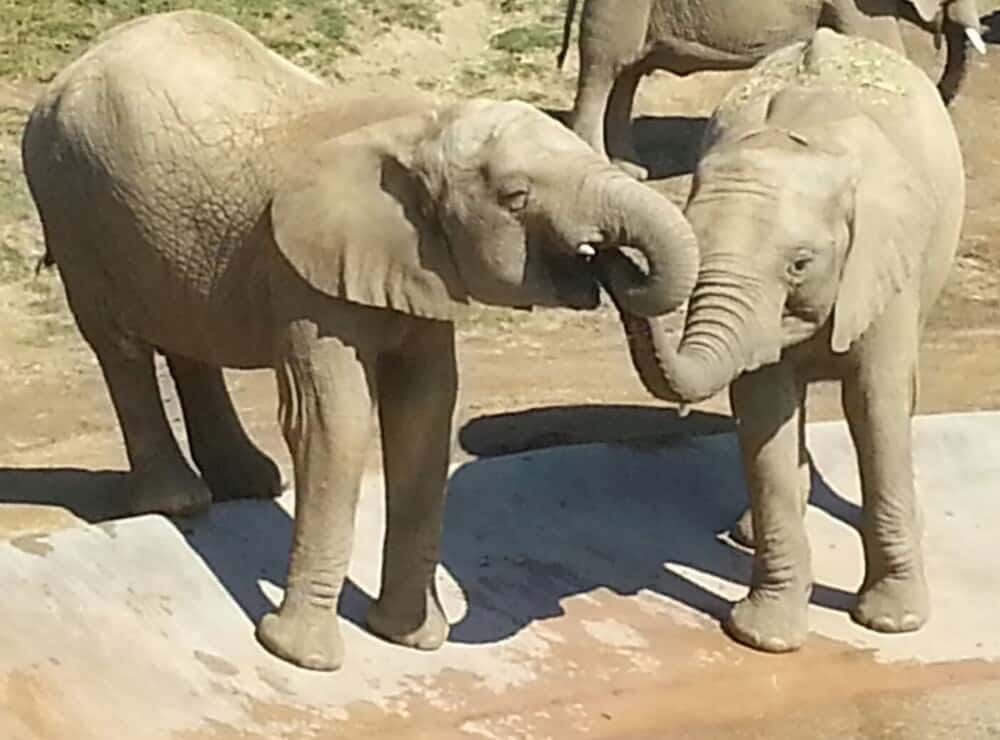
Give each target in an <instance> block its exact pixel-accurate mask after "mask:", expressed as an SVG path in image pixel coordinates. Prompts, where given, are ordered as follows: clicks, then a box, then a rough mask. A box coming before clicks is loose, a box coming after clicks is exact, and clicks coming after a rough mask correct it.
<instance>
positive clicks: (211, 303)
mask: <svg viewBox="0 0 1000 740" xmlns="http://www.w3.org/2000/svg"><path fill="white" fill-rule="evenodd" d="M187 254H188V255H190V257H191V259H189V260H188V261H183V260H178V259H174V260H172V261H171V262H170V264H169V267H168V268H167V269H166V270H163V269H159V270H157V269H155V268H154V267H153V265H151V264H148V263H145V268H146V269H144V270H138V271H137V272H138V274H130V273H129V272H125V271H123V272H120V273H118V274H117V275H116V278H117V279H118V282H119V285H118V286H116V289H115V290H114V291H113V295H114V296H115V298H116V300H115V301H114V303H115V305H114V307H113V309H114V311H115V313H116V314H117V320H118V321H119V322H121V323H122V324H123V325H124V328H125V330H126V331H127V332H128V333H129V334H131V335H133V336H136V337H139V338H141V339H142V340H143V341H145V342H148V343H149V344H151V345H153V346H154V347H156V348H157V349H158V350H159V351H161V352H163V353H165V354H178V355H183V356H185V357H187V358H189V359H192V360H198V361H200V362H204V363H206V364H211V365H217V366H222V367H237V368H256V367H267V366H270V365H271V364H272V362H273V357H274V352H273V347H274V335H275V329H274V319H273V309H272V305H271V295H270V289H269V283H268V280H267V276H266V274H265V271H264V269H263V268H262V267H261V268H258V267H257V266H255V265H254V264H251V262H253V263H256V262H257V261H256V260H253V261H250V260H248V261H247V264H241V263H242V262H243V260H241V259H239V258H235V259H229V260H225V259H222V260H220V259H219V258H218V254H217V253H212V254H207V253H206V255H205V259H198V257H202V256H203V255H200V254H198V251H197V250H194V249H190V250H188V251H187ZM129 282H131V285H128V284H127V283H129ZM135 285H142V286H143V289H142V290H141V291H139V290H135V289H133V288H132V286H135Z"/></svg>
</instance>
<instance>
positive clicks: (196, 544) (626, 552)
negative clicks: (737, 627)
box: [0, 406, 858, 644]
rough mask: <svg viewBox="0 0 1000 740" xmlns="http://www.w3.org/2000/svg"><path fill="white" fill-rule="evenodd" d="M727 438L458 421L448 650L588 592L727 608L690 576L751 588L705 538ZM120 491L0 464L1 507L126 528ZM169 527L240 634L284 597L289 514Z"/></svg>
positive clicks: (833, 597)
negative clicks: (210, 578) (458, 613)
mask: <svg viewBox="0 0 1000 740" xmlns="http://www.w3.org/2000/svg"><path fill="white" fill-rule="evenodd" d="M731 428H732V422H731V420H730V419H729V418H728V417H724V416H719V415H713V414H700V413H693V414H691V415H690V416H689V417H688V418H686V419H680V418H678V416H677V414H676V412H675V411H674V410H672V409H666V408H656V407H644V406H579V407H555V408H541V409H534V410H530V411H526V412H519V413H515V414H502V415H499V416H494V417H484V418H479V419H474V420H472V421H471V422H469V423H468V424H467V425H466V426H465V427H464V428H463V429H462V430H461V434H460V436H459V439H460V441H461V443H462V444H463V446H465V447H466V449H467V450H468V451H469V452H471V453H473V454H475V455H480V456H481V458H480V459H477V460H474V461H472V462H469V463H467V464H465V465H463V466H461V467H460V468H459V469H458V470H456V471H455V472H454V474H453V475H452V478H451V480H450V481H449V496H448V503H447V509H446V521H445V528H444V538H443V545H442V563H443V566H444V568H445V569H446V570H447V571H448V572H449V573H450V574H451V576H452V577H453V578H454V579H455V580H456V581H457V583H458V585H459V587H460V588H461V589H462V591H463V592H464V593H465V596H466V601H467V603H468V607H467V611H466V613H465V615H464V616H463V617H462V618H461V619H460V620H459V621H458V623H457V624H455V625H454V626H453V629H452V636H451V639H452V641H455V642H459V643H471V644H488V643H493V642H496V641H499V640H502V639H504V638H506V637H509V636H511V635H513V634H516V633H517V632H519V631H520V630H522V629H524V628H525V627H527V626H529V625H530V624H532V623H534V622H536V621H539V620H544V619H549V618H552V617H557V616H560V615H562V614H563V609H562V606H561V602H562V600H563V599H566V598H569V597H572V596H575V595H582V594H586V593H589V592H591V591H594V590H595V589H600V588H607V589H610V590H611V591H613V592H615V593H618V594H623V595H624V594H635V593H637V592H639V591H642V590H649V591H652V592H655V593H659V594H662V595H663V596H666V597H668V598H670V599H673V600H675V601H678V602H680V603H683V604H686V605H687V606H689V607H691V608H693V609H696V610H698V611H700V612H703V613H705V614H708V615H710V616H711V617H714V618H716V619H721V618H722V617H724V616H725V614H726V612H727V611H728V608H729V601H728V600H726V599H724V598H722V597H721V596H719V595H718V594H716V593H715V592H713V591H711V590H708V589H707V588H704V587H702V586H701V585H699V584H698V583H696V582H695V581H694V580H692V578H691V577H690V574H691V573H692V572H697V573H699V574H701V575H703V576H705V577H707V578H709V579H713V580H718V579H722V580H725V581H729V582H731V583H735V584H745V583H747V580H748V577H749V572H750V555H749V553H748V551H746V550H744V549H742V548H739V547H737V546H735V545H732V544H730V543H728V542H727V541H725V540H723V539H720V538H719V537H718V536H717V533H719V532H722V531H725V530H726V529H728V527H730V526H731V525H732V523H733V522H734V521H735V520H736V518H737V516H738V515H739V514H740V512H741V511H742V509H743V507H744V506H745V491H744V487H743V480H742V472H741V470H740V466H739V461H738V454H737V450H736V443H735V439H734V437H733V435H732V434H731V433H728V432H730V431H731ZM595 442H600V443H603V444H597V445H595V444H589V443H595ZM553 446H557V447H554V448H553ZM545 448H552V449H547V450H546V449H545ZM512 453H518V454H512ZM496 455H500V456H499V457H493V456H496ZM127 480H128V478H127V476H126V474H125V473H122V472H118V471H94V472H91V471H86V470H79V469H15V468H0V502H2V503H22V504H36V505H49V506H57V507H63V508H65V509H67V510H69V511H70V512H72V513H73V514H75V515H76V516H78V517H80V518H81V519H83V520H85V521H87V522H90V523H101V522H107V521H113V520H117V519H124V518H127V517H128V516H129V514H128V505H127V495H128V489H127ZM812 503H813V504H814V505H816V506H819V507H820V508H822V509H824V510H826V511H827V512H828V513H830V514H831V515H833V516H834V517H836V518H839V519H841V520H844V521H847V522H849V523H851V524H853V525H856V522H857V519H858V511H857V507H855V506H854V505H853V504H850V503H849V502H846V501H844V500H843V499H841V498H840V497H838V496H837V495H836V494H835V493H833V492H832V491H831V490H830V488H829V486H828V485H827V484H826V483H825V482H824V481H823V480H822V478H821V477H820V476H819V475H816V474H814V479H813V497H812ZM14 515H15V516H16V515H17V514H14ZM172 522H173V525H174V526H175V527H176V528H177V531H178V532H179V533H180V534H181V535H182V536H183V537H184V538H185V540H186V541H187V543H188V544H189V546H190V547H191V549H192V551H193V552H194V553H196V554H197V555H198V556H199V558H200V559H201V560H202V561H203V562H204V564H205V565H206V566H207V568H208V569H209V570H210V571H211V572H212V574H213V575H214V577H215V578H216V579H217V580H218V581H219V583H220V584H221V585H222V586H223V587H224V588H225V589H226V591H227V592H228V594H229V596H230V598H231V599H232V600H233V602H234V603H235V604H237V605H238V606H239V608H240V609H241V610H242V611H243V612H244V613H245V614H246V616H247V618H248V620H249V622H251V623H253V624H256V623H257V622H258V621H259V620H260V618H261V617H262V616H263V615H264V614H265V613H267V612H269V611H271V610H272V609H273V608H274V606H275V603H274V597H275V596H276V593H275V594H268V593H267V591H266V587H265V586H264V585H263V584H266V583H271V584H273V585H274V586H275V587H277V588H281V587H283V586H284V584H285V578H286V572H287V563H288V553H289V550H290V546H291V539H292V518H291V516H290V515H289V513H288V512H287V511H286V510H285V509H284V508H282V506H280V505H279V504H278V502H275V501H238V502H230V503H226V504H223V505H216V506H213V507H212V508H211V509H210V510H209V511H208V512H207V513H206V514H203V515H200V516H198V517H193V518H189V519H188V518H176V519H173V520H172ZM852 600H853V596H852V595H851V594H849V593H847V592H845V591H841V590H839V589H835V588H831V587H827V586H823V585H817V587H816V589H815V591H814V595H813V602H814V603H816V604H819V605H822V606H825V607H828V608H831V609H836V610H846V609H847V608H848V607H849V606H850V604H851V603H852ZM371 602H372V596H371V595H370V594H369V593H367V592H366V591H365V590H364V589H363V588H361V587H360V586H358V585H357V584H356V583H354V582H353V581H351V580H350V579H348V581H347V582H346V583H345V586H344V590H343V592H342V595H341V600H340V605H339V613H340V616H341V617H343V618H344V619H346V620H348V621H349V622H352V623H354V624H355V625H358V626H363V625H364V622H365V614H366V612H367V609H368V607H369V605H370V604H371Z"/></svg>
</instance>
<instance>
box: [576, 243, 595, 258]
mask: <svg viewBox="0 0 1000 740" xmlns="http://www.w3.org/2000/svg"><path fill="white" fill-rule="evenodd" d="M576 253H577V254H578V255H580V256H581V257H583V258H584V259H590V258H591V257H594V256H595V255H596V254H597V250H596V249H594V247H593V246H592V245H590V244H581V245H580V246H579V247H577V248H576Z"/></svg>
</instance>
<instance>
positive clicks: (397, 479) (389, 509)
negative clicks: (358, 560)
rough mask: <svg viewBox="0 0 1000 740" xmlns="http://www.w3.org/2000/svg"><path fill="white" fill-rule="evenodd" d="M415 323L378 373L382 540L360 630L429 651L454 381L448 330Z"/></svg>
mask: <svg viewBox="0 0 1000 740" xmlns="http://www.w3.org/2000/svg"><path fill="white" fill-rule="evenodd" d="M416 323H417V324H419V325H418V326H417V327H415V328H414V329H413V330H411V332H410V335H409V336H408V338H407V340H406V341H405V342H404V344H403V346H402V347H401V348H400V349H399V350H398V351H397V352H394V353H392V354H387V355H384V356H383V357H382V358H381V359H380V361H379V366H378V389H379V418H380V421H381V429H382V449H383V455H384V459H385V480H386V536H385V550H384V557H383V560H382V590H381V594H380V596H379V598H378V601H377V602H376V603H375V604H374V606H373V607H372V609H371V611H370V612H369V614H368V626H369V627H370V628H371V630H372V631H373V632H375V633H376V634H379V635H381V636H383V637H385V638H386V639H389V640H391V641H393V642H397V643H400V644H402V645H407V646H410V647H417V648H421V649H424V650H433V649H435V648H438V647H440V646H441V644H442V643H443V642H444V641H445V639H447V637H448V622H447V619H446V618H445V615H444V611H443V610H442V608H441V602H440V600H439V599H438V594H437V587H436V583H435V572H436V569H437V564H438V560H439V551H440V542H441V525H442V517H443V514H444V498H445V486H446V480H447V475H448V460H449V451H450V443H451V425H452V415H453V413H454V408H455V398H456V391H457V387H458V374H457V369H456V365H455V340H454V330H453V329H452V326H451V324H448V323H445V322H439V321H424V320H418V321H417V322H416Z"/></svg>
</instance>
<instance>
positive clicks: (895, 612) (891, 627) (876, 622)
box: [851, 574, 930, 633]
mask: <svg viewBox="0 0 1000 740" xmlns="http://www.w3.org/2000/svg"><path fill="white" fill-rule="evenodd" d="M928 616H930V597H929V595H928V593H927V582H926V581H925V580H924V576H923V574H918V575H912V576H909V577H892V576H887V577H885V578H882V579H880V580H877V581H875V582H874V583H872V584H871V585H870V586H866V587H864V588H862V589H861V591H860V593H858V601H857V603H856V604H855V606H854V609H852V610H851V618H852V619H853V620H854V621H855V622H857V623H858V624H860V625H861V626H862V627H867V628H868V629H871V630H875V631H876V632H889V633H893V632H913V631H915V630H918V629H920V628H921V627H923V626H924V624H925V623H926V622H927V618H928Z"/></svg>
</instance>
